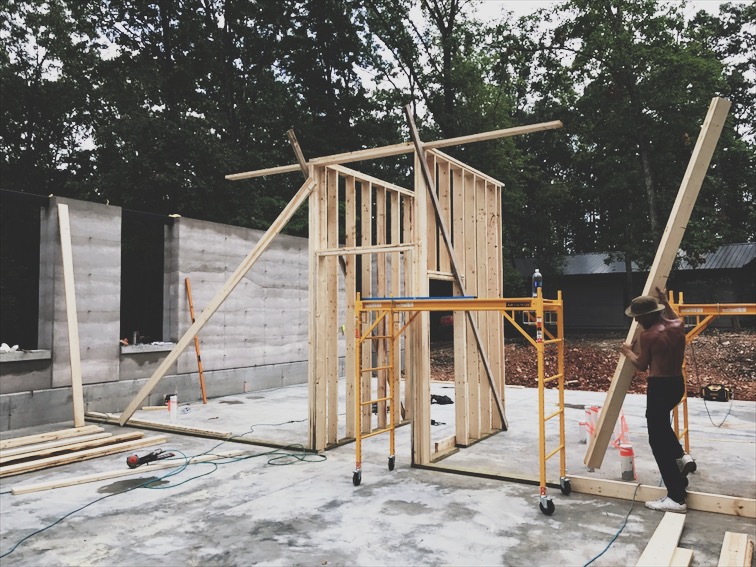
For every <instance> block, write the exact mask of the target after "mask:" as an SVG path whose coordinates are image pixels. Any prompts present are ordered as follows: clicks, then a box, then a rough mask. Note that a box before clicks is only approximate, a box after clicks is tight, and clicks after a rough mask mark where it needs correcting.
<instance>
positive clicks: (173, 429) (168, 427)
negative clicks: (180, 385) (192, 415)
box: [85, 412, 234, 440]
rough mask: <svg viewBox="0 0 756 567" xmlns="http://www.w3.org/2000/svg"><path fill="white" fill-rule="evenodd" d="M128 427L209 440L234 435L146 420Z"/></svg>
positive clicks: (115, 418)
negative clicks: (194, 436) (207, 438)
mask: <svg viewBox="0 0 756 567" xmlns="http://www.w3.org/2000/svg"><path fill="white" fill-rule="evenodd" d="M85 415H86V418H87V419H89V420H94V421H100V422H102V423H118V422H119V419H120V416H119V415H118V414H111V413H99V412H87V413H86V414H85ZM129 425H131V426H133V427H144V428H147V429H155V430H158V431H164V432H166V433H179V434H182V435H196V436H198V437H209V438H211V439H226V440H231V439H232V438H233V437H234V434H233V433H231V432H230V431H217V430H214V429H202V428H199V427H190V426H188V425H179V424H177V423H162V422H159V421H149V420H147V419H136V418H134V419H130V420H129Z"/></svg>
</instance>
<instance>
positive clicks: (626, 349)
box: [620, 341, 635, 360]
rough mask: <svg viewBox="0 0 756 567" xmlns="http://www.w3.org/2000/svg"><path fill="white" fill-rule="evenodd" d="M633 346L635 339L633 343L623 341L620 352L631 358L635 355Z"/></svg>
mask: <svg viewBox="0 0 756 567" xmlns="http://www.w3.org/2000/svg"><path fill="white" fill-rule="evenodd" d="M634 346H635V341H633V344H628V343H623V344H622V346H621V347H620V352H621V353H622V354H624V355H625V356H626V357H628V358H629V359H631V360H632V358H633V357H634V356H635V352H633V347H634Z"/></svg>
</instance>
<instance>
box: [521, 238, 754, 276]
mask: <svg viewBox="0 0 756 567" xmlns="http://www.w3.org/2000/svg"><path fill="white" fill-rule="evenodd" d="M608 257H609V256H608V254H606V253H602V252H597V253H590V254H575V255H573V256H567V257H566V258H565V259H564V266H563V271H562V274H563V275H565V276H578V275H591V274H622V273H624V272H625V263H624V262H622V261H619V260H615V261H612V262H609V263H607V262H606V260H607V259H608ZM754 258H756V243H754V242H746V243H743V244H725V245H724V246H721V247H720V248H719V249H718V250H716V251H715V252H711V253H709V254H706V256H705V260H704V261H703V262H702V263H701V264H700V265H699V266H697V267H695V268H694V267H692V266H691V265H690V264H688V263H687V262H684V261H683V262H681V263H680V267H679V268H678V269H680V270H730V269H739V268H742V267H743V266H745V265H746V264H748V263H750V262H752V261H753V260H754ZM515 267H516V268H517V271H518V272H520V273H521V274H524V275H530V274H532V273H533V271H534V270H535V268H537V267H538V263H537V262H536V261H535V260H534V259H532V258H526V259H521V260H515ZM633 271H634V272H638V271H640V270H639V268H638V266H637V265H636V264H635V263H633Z"/></svg>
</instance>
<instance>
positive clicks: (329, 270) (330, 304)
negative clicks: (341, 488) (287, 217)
mask: <svg viewBox="0 0 756 567" xmlns="http://www.w3.org/2000/svg"><path fill="white" fill-rule="evenodd" d="M325 173H326V180H327V181H326V187H325V189H326V215H325V217H326V218H325V221H326V223H325V224H326V226H325V237H326V246H328V247H331V248H333V247H337V246H338V245H339V174H338V173H337V172H335V171H328V170H326V172H325ZM323 266H324V268H325V270H326V273H325V277H326V289H325V292H326V304H325V308H326V310H325V317H324V318H323V331H324V333H325V337H326V349H325V352H321V353H320V356H324V355H325V359H326V398H327V401H326V404H327V406H326V416H325V417H326V423H325V427H326V431H327V434H326V438H327V443H328V444H329V445H330V444H334V443H336V442H337V441H338V434H339V431H338V427H339V351H338V349H339V343H338V329H339V265H338V262H337V259H336V258H334V257H332V256H331V257H328V258H325V261H324V262H323ZM324 448H325V447H324Z"/></svg>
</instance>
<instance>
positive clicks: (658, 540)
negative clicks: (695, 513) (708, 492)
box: [636, 512, 685, 567]
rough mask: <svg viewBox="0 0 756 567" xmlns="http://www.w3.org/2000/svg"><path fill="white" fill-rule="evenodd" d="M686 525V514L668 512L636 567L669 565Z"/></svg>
mask: <svg viewBox="0 0 756 567" xmlns="http://www.w3.org/2000/svg"><path fill="white" fill-rule="evenodd" d="M684 525H685V514H675V513H673V512H666V513H665V514H664V516H663V517H662V519H661V521H660V522H659V525H658V526H657V528H656V531H655V532H654V535H652V536H651V539H650V540H649V542H648V545H646V549H644V550H643V553H641V556H640V558H639V559H638V563H636V565H637V566H638V567H659V566H660V565H669V564H670V562H671V561H672V556H673V555H674V553H675V549H677V544H678V543H679V542H680V536H681V535H682V531H683V526H684Z"/></svg>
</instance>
